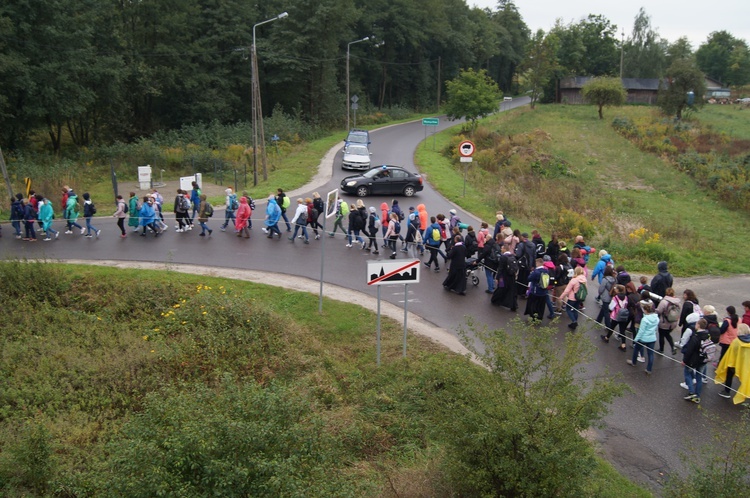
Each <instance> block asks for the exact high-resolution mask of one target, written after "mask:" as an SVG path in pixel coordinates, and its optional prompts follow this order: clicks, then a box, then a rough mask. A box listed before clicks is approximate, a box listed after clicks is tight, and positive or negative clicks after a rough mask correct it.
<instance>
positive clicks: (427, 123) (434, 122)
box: [422, 118, 440, 126]
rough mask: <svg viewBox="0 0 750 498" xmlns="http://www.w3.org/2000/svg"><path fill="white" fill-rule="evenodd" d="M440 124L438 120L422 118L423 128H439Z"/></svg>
mask: <svg viewBox="0 0 750 498" xmlns="http://www.w3.org/2000/svg"><path fill="white" fill-rule="evenodd" d="M439 124H440V119H438V118H422V126H437V125H439Z"/></svg>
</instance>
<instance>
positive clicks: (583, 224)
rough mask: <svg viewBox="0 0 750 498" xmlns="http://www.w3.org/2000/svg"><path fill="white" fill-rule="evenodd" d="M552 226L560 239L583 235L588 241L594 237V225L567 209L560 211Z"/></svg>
mask: <svg viewBox="0 0 750 498" xmlns="http://www.w3.org/2000/svg"><path fill="white" fill-rule="evenodd" d="M552 225H553V226H555V227H556V231H557V233H558V235H560V236H561V237H575V236H576V235H583V236H584V237H585V238H587V239H590V238H591V237H593V236H594V235H596V225H594V223H592V222H591V221H589V218H588V217H586V216H584V215H582V214H580V213H577V212H575V211H572V210H570V209H568V208H562V209H561V210H560V213H559V215H558V217H557V220H556V221H555V222H554V223H553V224H552Z"/></svg>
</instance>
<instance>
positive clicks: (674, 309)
mask: <svg viewBox="0 0 750 498" xmlns="http://www.w3.org/2000/svg"><path fill="white" fill-rule="evenodd" d="M667 302H668V303H669V304H667V309H666V310H665V313H664V318H665V319H666V320H667V321H668V322H669V323H675V322H676V321H677V320H679V319H680V305H679V304H677V303H673V302H672V301H667Z"/></svg>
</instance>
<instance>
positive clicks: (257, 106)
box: [245, 12, 289, 187]
mask: <svg viewBox="0 0 750 498" xmlns="http://www.w3.org/2000/svg"><path fill="white" fill-rule="evenodd" d="M287 16H289V14H288V13H286V12H282V13H281V14H279V15H278V16H276V17H272V18H271V19H266V20H265V21H263V22H259V23H258V24H254V25H253V46H252V49H251V50H250V72H251V79H252V99H251V100H252V112H253V120H252V121H253V186H255V185H258V119H259V117H258V115H259V114H261V103H260V85H259V84H258V59H257V54H256V52H255V28H257V27H258V26H261V25H263V24H268V23H269V22H273V21H278V20H279V19H284V18H285V17H287ZM260 119H263V117H262V115H261V116H260ZM245 186H246V187H247V167H245Z"/></svg>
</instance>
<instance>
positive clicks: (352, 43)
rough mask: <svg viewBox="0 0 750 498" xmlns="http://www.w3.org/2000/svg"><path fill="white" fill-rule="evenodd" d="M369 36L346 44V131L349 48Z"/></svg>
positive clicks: (347, 124)
mask: <svg viewBox="0 0 750 498" xmlns="http://www.w3.org/2000/svg"><path fill="white" fill-rule="evenodd" d="M369 39H370V37H369V36H365V37H364V38H362V39H360V40H354V41H353V42H349V43H347V44H346V132H347V133H349V49H350V48H351V46H352V45H354V44H355V43H359V42H363V41H367V40H369Z"/></svg>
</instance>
